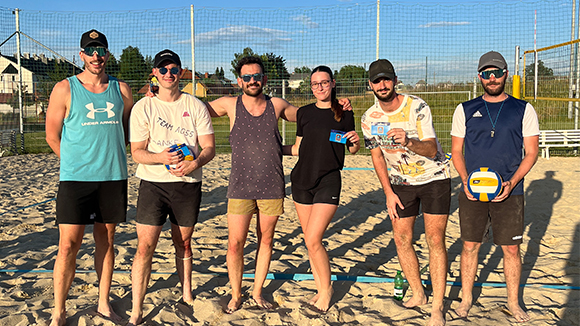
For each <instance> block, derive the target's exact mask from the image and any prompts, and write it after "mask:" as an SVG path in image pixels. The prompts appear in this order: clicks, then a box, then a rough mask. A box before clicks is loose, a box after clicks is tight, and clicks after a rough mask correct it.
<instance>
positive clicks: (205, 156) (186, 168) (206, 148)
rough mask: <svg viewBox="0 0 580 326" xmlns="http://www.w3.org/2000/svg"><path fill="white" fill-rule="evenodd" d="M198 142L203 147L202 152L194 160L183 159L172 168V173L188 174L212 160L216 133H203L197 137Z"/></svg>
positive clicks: (178, 174)
mask: <svg viewBox="0 0 580 326" xmlns="http://www.w3.org/2000/svg"><path fill="white" fill-rule="evenodd" d="M197 142H198V143H199V146H200V147H201V153H199V156H198V157H197V158H196V159H195V160H193V161H185V160H183V161H181V162H179V163H178V164H177V166H176V167H175V169H171V171H170V172H171V173H172V174H173V175H175V176H176V177H182V176H184V175H188V174H190V173H191V172H193V171H194V170H197V169H199V168H201V167H202V166H204V165H205V164H207V163H208V162H209V161H211V160H212V159H213V158H214V156H215V137H214V134H209V135H201V136H198V137H197Z"/></svg>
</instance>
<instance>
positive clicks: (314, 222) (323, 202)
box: [284, 66, 360, 312]
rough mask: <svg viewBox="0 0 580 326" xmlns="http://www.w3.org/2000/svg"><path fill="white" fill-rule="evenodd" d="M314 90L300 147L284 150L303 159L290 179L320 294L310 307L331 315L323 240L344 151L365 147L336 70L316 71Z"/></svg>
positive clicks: (302, 112)
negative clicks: (339, 95)
mask: <svg viewBox="0 0 580 326" xmlns="http://www.w3.org/2000/svg"><path fill="white" fill-rule="evenodd" d="M310 85H311V87H312V93H313V94H314V96H315V97H316V103H313V104H309V105H306V106H303V107H301V108H300V109H299V110H298V113H297V121H296V123H297V131H296V143H295V144H294V145H289V146H284V154H285V155H298V157H299V158H298V163H296V166H295V167H294V169H293V170H292V174H291V180H292V197H293V199H294V205H295V206H296V212H297V213H298V218H299V219H300V225H301V226H302V231H303V232H304V240H305V242H306V247H307V248H308V256H309V260H310V266H311V268H312V274H313V275H314V281H315V282H316V288H317V290H318V293H317V294H316V295H315V296H314V297H313V298H312V299H310V301H309V302H308V304H309V305H310V307H311V308H312V309H314V310H316V311H319V312H326V311H327V310H328V308H329V307H330V300H331V298H332V294H333V290H332V286H331V284H330V263H329V260H328V254H327V252H326V249H325V248H324V246H323V244H322V237H323V236H324V232H325V231H326V228H327V227H328V225H329V224H330V221H331V220H332V217H333V216H334V213H335V212H336V209H337V208H338V203H339V198H340V189H341V176H340V170H342V167H343V165H344V154H345V145H346V148H348V150H349V152H350V153H352V154H354V153H356V152H357V151H358V150H359V148H360V143H359V136H358V134H357V133H356V131H355V130H354V114H353V112H352V111H343V109H342V106H341V105H340V104H338V101H337V99H336V88H335V87H336V82H335V81H334V79H333V77H332V70H331V69H330V68H328V67H326V66H319V67H316V68H314V70H313V71H312V74H311V75H310Z"/></svg>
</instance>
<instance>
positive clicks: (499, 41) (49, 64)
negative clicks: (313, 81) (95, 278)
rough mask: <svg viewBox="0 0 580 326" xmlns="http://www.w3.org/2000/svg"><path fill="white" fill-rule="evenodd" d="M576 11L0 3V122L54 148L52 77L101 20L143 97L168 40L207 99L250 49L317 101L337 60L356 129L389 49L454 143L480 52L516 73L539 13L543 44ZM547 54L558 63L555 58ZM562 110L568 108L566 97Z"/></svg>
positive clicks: (272, 91) (275, 84)
mask: <svg viewBox="0 0 580 326" xmlns="http://www.w3.org/2000/svg"><path fill="white" fill-rule="evenodd" d="M573 11H574V9H573V8H572V4H571V3H570V2H569V1H567V0H548V1H541V0H537V1H526V2H522V1H514V2H510V1H507V2H494V3H471V4H464V3H456V4H429V5H425V4H413V3H391V2H390V3H384V2H383V3H380V4H378V3H377V2H367V3H364V2H363V3H358V4H343V5H336V6H319V7H299V8H298V7H297V8H289V9H287V8H285V9H277V8H250V9H248V8H210V7H202V8H197V7H182V8H168V9H157V10H135V11H110V12H40V11H30V10H18V11H17V10H15V9H14V8H4V7H0V42H2V43H1V44H0V130H5V129H7V130H14V129H18V130H20V129H22V130H23V131H24V133H25V136H26V137H24V138H23V139H24V144H25V145H26V146H23V147H22V148H23V149H22V150H19V151H22V152H34V151H37V150H38V151H40V150H42V148H41V149H35V147H42V146H44V147H46V144H45V143H44V141H43V139H44V135H43V131H44V114H45V112H46V107H47V105H48V99H49V96H50V92H51V90H52V87H53V86H54V84H55V83H56V82H58V81H59V80H62V79H63V78H66V77H67V76H70V75H73V74H76V73H78V72H79V71H80V69H82V68H83V64H82V62H80V60H79V51H80V44H79V42H80V36H81V34H82V33H84V32H86V31H88V30H90V29H93V28H94V29H97V30H99V31H100V32H102V33H104V34H105V35H106V36H107V38H108V41H109V50H110V53H111V58H110V59H109V62H108V65H107V72H108V73H109V74H111V75H113V76H115V77H118V78H119V79H122V80H124V81H126V82H127V83H129V85H130V86H131V89H132V91H133V96H134V98H135V100H139V99H140V98H141V97H142V96H144V92H145V91H146V85H147V80H148V78H149V74H150V72H151V67H152V61H153V60H152V58H153V57H154V55H155V54H156V53H157V52H159V51H161V50H163V49H166V48H167V49H171V50H173V51H175V52H176V53H178V54H179V55H180V57H181V59H182V63H183V68H186V69H187V72H186V73H185V74H184V75H183V78H182V82H181V85H180V86H181V88H182V90H183V91H185V92H189V93H192V94H195V95H196V96H198V97H199V98H201V99H202V100H212V99H215V98H217V97H220V96H224V95H237V94H240V89H239V87H238V86H237V83H236V76H235V73H234V71H233V66H234V65H235V62H237V60H238V59H239V58H240V57H241V56H244V55H247V54H254V55H258V56H261V57H262V59H263V60H264V62H265V65H266V74H267V75H268V85H267V86H266V88H265V92H266V93H267V94H269V95H272V96H279V97H285V98H286V99H288V100H289V101H290V102H291V103H292V104H294V105H296V106H301V105H304V104H307V103H310V102H312V101H314V98H313V96H312V92H311V90H310V87H309V84H310V83H309V76H310V71H311V69H312V68H314V67H316V66H318V65H327V66H329V67H330V68H331V69H332V70H333V71H334V72H335V76H334V77H335V79H336V81H337V91H338V96H339V97H348V98H349V99H350V100H351V103H352V105H353V108H354V111H355V116H356V118H357V120H356V121H357V129H359V128H360V124H359V123H358V122H359V121H360V120H359V119H360V116H361V115H362V113H364V111H365V110H366V109H368V108H369V107H370V106H371V105H372V104H373V103H374V96H373V94H372V93H371V92H370V91H369V89H368V87H367V83H368V82H367V71H368V66H369V64H370V63H371V62H372V61H374V60H375V59H376V58H377V57H379V58H386V59H389V60H390V61H391V62H392V63H393V65H394V66H395V70H396V72H397V76H398V81H399V85H398V86H397V89H398V90H399V92H400V93H410V94H413V93H415V94H417V95H418V96H420V97H422V98H424V99H425V100H426V101H427V103H428V104H429V105H430V106H431V108H432V111H433V116H434V122H435V124H436V131H437V134H438V137H439V139H440V141H441V142H442V144H443V147H444V148H445V149H446V150H447V151H448V150H449V146H450V135H449V131H450V128H451V118H452V115H453V110H454V109H455V107H456V106H457V104H459V103H461V102H463V101H466V100H469V99H470V98H473V97H474V96H479V95H481V93H482V89H481V85H479V83H478V82H477V79H476V73H477V71H476V69H477V62H478V59H479V57H480V56H481V55H482V54H483V53H485V52H487V51H490V50H495V51H499V52H501V53H502V54H503V55H504V57H505V58H506V59H507V61H508V65H509V66H510V72H511V73H512V74H513V70H512V67H514V66H515V61H516V60H515V55H514V51H515V50H514V49H515V47H516V46H517V45H519V46H521V47H522V48H526V49H527V48H532V47H533V44H534V43H533V42H534V13H535V12H537V22H538V23H537V29H538V33H537V43H538V44H540V45H542V46H547V45H551V44H555V43H564V42H567V41H569V40H570V26H571V22H572V13H573ZM18 39H20V40H18ZM17 53H20V66H21V67H22V68H21V69H20V68H19V65H18V60H17V56H18V55H17ZM563 56H565V55H563ZM544 64H545V65H546V66H548V67H549V68H551V69H559V68H556V67H555V66H551V65H552V61H550V60H545V61H544ZM20 80H22V83H20ZM507 90H508V92H510V91H511V78H510V80H509V81H508V85H507ZM20 92H21V93H22V96H20V95H18V94H19V93H20ZM526 92H527V89H526ZM20 103H22V104H21V106H22V113H21V112H20ZM554 110H562V112H566V113H567V110H568V108H567V107H566V108H564V107H562V108H559V107H558V108H555V109H554ZM558 112H559V111H558ZM559 123H560V122H559V121H554V122H553V124H555V125H557V124H559ZM562 123H565V122H562ZM214 127H215V130H216V142H217V145H218V151H228V150H229V144H228V139H227V137H228V133H229V123H228V122H227V121H225V119H223V118H221V119H215V120H214ZM280 129H281V130H283V134H284V140H285V142H286V143H293V142H294V138H295V134H294V131H295V125H294V124H292V123H289V124H286V125H285V126H282V125H281V126H280ZM359 131H360V130H359ZM17 138H18V137H17ZM19 148H20V147H19ZM362 152H365V150H364V149H363V151H362Z"/></svg>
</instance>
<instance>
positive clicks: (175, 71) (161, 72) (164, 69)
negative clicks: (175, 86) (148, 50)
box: [159, 67, 179, 75]
mask: <svg viewBox="0 0 580 326" xmlns="http://www.w3.org/2000/svg"><path fill="white" fill-rule="evenodd" d="M168 71H169V72H171V74H172V75H177V74H178V73H179V68H177V67H173V68H171V69H167V68H165V67H162V68H159V73H160V74H162V75H165V74H166V73H167V72H168Z"/></svg>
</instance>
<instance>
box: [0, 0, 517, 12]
mask: <svg viewBox="0 0 580 326" xmlns="http://www.w3.org/2000/svg"><path fill="white" fill-rule="evenodd" d="M373 2H375V1H367V0H364V1H353V0H316V1H312V0H293V1H276V2H275V1H272V0H253V1H233V0H218V1H215V0H195V1H184V0H173V1H171V2H169V5H168V3H164V2H162V1H153V0H124V1H118V0H100V1H78V0H74V1H71V0H59V1H47V0H3V1H2V4H1V6H2V7H8V8H19V9H26V10H41V11H46V10H48V11H117V10H143V9H160V8H168V7H186V6H190V5H192V4H193V5H194V8H195V7H224V8H296V7H314V6H316V7H319V6H334V5H344V4H355V3H361V4H362V3H373ZM397 2H400V1H385V0H383V1H382V2H381V3H397ZM404 2H405V3H422V4H423V3H424V4H436V3H466V2H469V3H490V2H500V1H499V0H410V1H404ZM502 2H506V1H502ZM508 2H514V1H508Z"/></svg>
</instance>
